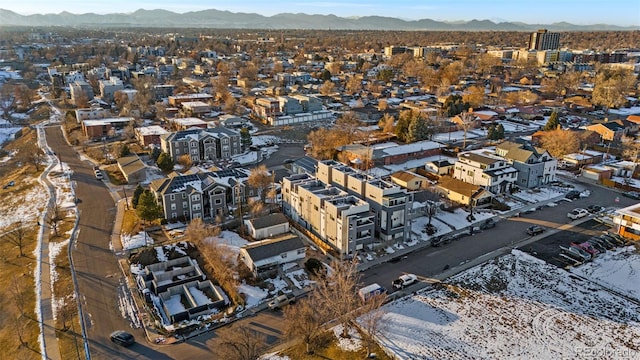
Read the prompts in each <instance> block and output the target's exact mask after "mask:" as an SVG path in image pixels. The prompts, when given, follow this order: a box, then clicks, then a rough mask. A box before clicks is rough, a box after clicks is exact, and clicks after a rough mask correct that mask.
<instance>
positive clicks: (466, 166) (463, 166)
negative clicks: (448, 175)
mask: <svg viewBox="0 0 640 360" xmlns="http://www.w3.org/2000/svg"><path fill="white" fill-rule="evenodd" d="M453 177H454V178H455V179H458V180H462V181H464V182H466V183H469V184H473V185H479V186H482V187H484V188H485V190H487V191H490V192H491V193H493V194H500V193H505V192H507V191H509V190H510V189H511V187H512V186H513V185H514V183H515V182H516V181H517V179H518V170H517V169H515V168H514V167H513V166H511V165H510V164H509V163H508V162H507V161H506V160H505V159H503V158H499V157H497V156H491V155H489V154H484V153H476V152H465V153H461V154H458V162H457V163H456V164H455V166H454V168H453Z"/></svg>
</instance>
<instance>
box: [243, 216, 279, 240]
mask: <svg viewBox="0 0 640 360" xmlns="http://www.w3.org/2000/svg"><path fill="white" fill-rule="evenodd" d="M246 227H247V229H248V233H249V235H251V237H252V238H254V239H256V240H262V239H265V238H271V237H274V236H277V235H281V234H286V233H288V232H289V220H288V219H287V217H286V216H284V215H283V214H282V213H274V214H269V215H266V216H261V217H259V218H255V219H250V220H247V221H246Z"/></svg>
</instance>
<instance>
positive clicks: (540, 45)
mask: <svg viewBox="0 0 640 360" xmlns="http://www.w3.org/2000/svg"><path fill="white" fill-rule="evenodd" d="M559 48H560V34H559V33H552V32H548V31H547V30H546V29H540V30H538V31H536V32H534V33H531V35H529V50H556V49H559Z"/></svg>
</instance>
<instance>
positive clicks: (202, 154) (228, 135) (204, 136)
mask: <svg viewBox="0 0 640 360" xmlns="http://www.w3.org/2000/svg"><path fill="white" fill-rule="evenodd" d="M160 148H161V149H162V151H164V152H165V153H167V154H169V155H170V156H171V159H173V161H176V160H177V159H179V158H180V157H181V156H183V155H189V157H191V160H192V161H195V162H199V161H206V160H219V159H229V158H231V157H232V156H235V155H239V154H241V153H242V142H241V141H240V132H238V131H236V130H232V129H227V128H224V127H216V128H206V129H189V130H184V131H177V132H173V133H169V134H164V135H161V136H160Z"/></svg>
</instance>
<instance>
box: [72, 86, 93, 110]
mask: <svg viewBox="0 0 640 360" xmlns="http://www.w3.org/2000/svg"><path fill="white" fill-rule="evenodd" d="M69 92H70V96H71V101H73V103H74V104H75V105H76V106H83V105H84V106H87V105H86V104H87V103H88V102H89V100H92V99H93V88H92V87H91V85H89V83H88V82H86V81H84V80H77V81H74V82H73V83H71V85H69Z"/></svg>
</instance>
